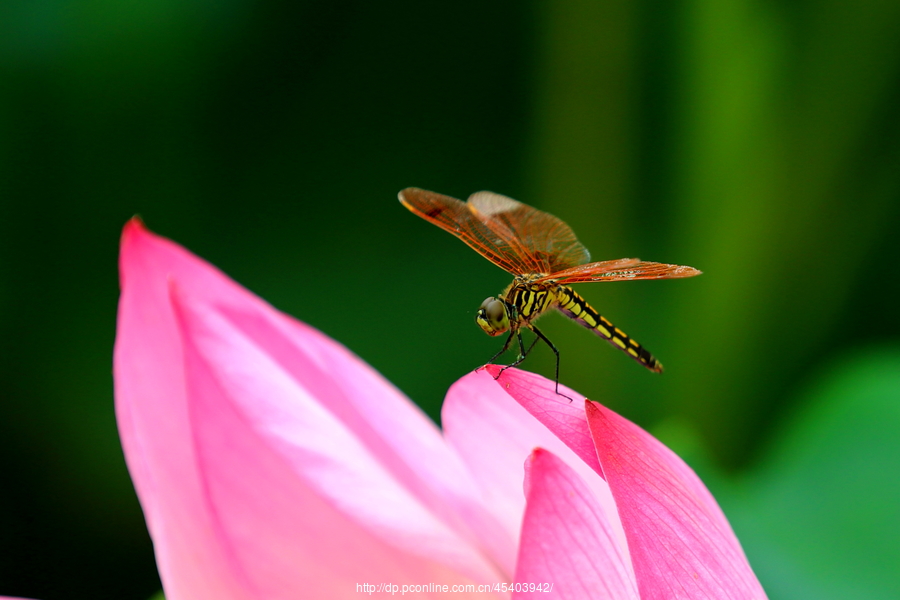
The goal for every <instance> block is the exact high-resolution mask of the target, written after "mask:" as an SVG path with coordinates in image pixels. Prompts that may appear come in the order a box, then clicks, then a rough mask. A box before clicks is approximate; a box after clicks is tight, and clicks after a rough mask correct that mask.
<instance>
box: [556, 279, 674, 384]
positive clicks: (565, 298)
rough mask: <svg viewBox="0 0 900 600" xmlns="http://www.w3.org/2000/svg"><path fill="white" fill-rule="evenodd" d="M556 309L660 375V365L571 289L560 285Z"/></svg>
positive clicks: (661, 367) (557, 292) (557, 291)
mask: <svg viewBox="0 0 900 600" xmlns="http://www.w3.org/2000/svg"><path fill="white" fill-rule="evenodd" d="M556 301H557V306H556V308H557V309H559V311H560V312H561V313H563V314H564V315H566V316H567V317H569V318H570V319H573V320H574V321H575V322H576V323H578V324H579V325H581V326H583V327H587V328H588V329H590V330H591V331H593V332H594V333H596V334H597V335H599V336H600V337H602V338H603V339H605V340H606V341H608V342H609V343H610V344H612V345H613V346H615V347H616V348H618V349H619V350H622V351H623V352H625V353H626V354H628V356H630V357H631V358H633V359H634V360H636V361H638V362H639V363H641V364H642V365H644V366H645V367H647V368H648V369H650V370H651V371H655V372H657V373H661V372H662V370H663V366H662V363H660V362H659V361H658V360H656V358H655V357H654V356H653V355H652V354H650V352H649V351H648V350H647V349H646V348H644V347H643V346H641V345H640V344H639V343H637V342H636V341H635V340H633V339H632V338H630V337H628V335H627V334H626V333H625V332H624V331H622V330H621V329H619V328H618V327H616V326H615V325H613V324H612V323H610V322H609V321H608V320H607V319H606V317H603V316H602V315H601V314H600V313H598V312H597V311H596V310H594V307H592V306H591V305H590V304H588V303H587V300H585V299H584V298H582V297H581V296H579V295H578V293H577V292H576V291H575V290H573V289H572V288H570V287H568V286H565V285H561V286H559V288H558V289H557V290H556Z"/></svg>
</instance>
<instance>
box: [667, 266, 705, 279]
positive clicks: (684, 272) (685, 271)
mask: <svg viewBox="0 0 900 600" xmlns="http://www.w3.org/2000/svg"><path fill="white" fill-rule="evenodd" d="M673 275H674V276H675V277H696V276H697V275H703V271H701V270H700V269H695V268H694V267H686V266H681V265H679V266H678V267H676V269H675V271H674V273H673Z"/></svg>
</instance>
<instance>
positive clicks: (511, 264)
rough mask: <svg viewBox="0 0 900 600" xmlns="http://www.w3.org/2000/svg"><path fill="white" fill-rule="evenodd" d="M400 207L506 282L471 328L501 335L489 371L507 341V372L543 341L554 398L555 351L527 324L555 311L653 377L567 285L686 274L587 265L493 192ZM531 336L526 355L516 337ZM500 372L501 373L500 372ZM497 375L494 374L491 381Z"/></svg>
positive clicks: (543, 218)
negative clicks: (512, 351)
mask: <svg viewBox="0 0 900 600" xmlns="http://www.w3.org/2000/svg"><path fill="white" fill-rule="evenodd" d="M399 198H400V202H401V203H402V204H403V206H405V207H406V208H408V209H409V210H410V211H412V212H413V213H414V214H416V215H418V216H420V217H422V218H423V219H425V220H426V221H428V222H430V223H434V224H435V225H437V226H438V227H440V228H441V229H444V230H445V231H449V232H450V233H452V234H453V235H455V236H456V237H458V238H459V239H461V240H462V241H463V242H465V243H466V244H468V245H469V247H471V248H472V249H474V250H475V251H476V252H478V253H479V254H480V255H482V256H483V257H485V258H486V259H488V260H489V261H491V262H492V263H494V264H495V265H497V266H498V267H500V268H501V269H503V270H505V271H507V272H509V273H510V274H512V275H513V281H512V283H511V284H509V286H508V287H507V288H506V289H505V290H503V292H502V293H501V294H500V295H499V296H497V297H493V296H491V297H488V298H487V299H485V301H484V302H482V303H481V307H480V308H479V309H478V312H477V313H476V315H475V322H476V323H477V324H478V325H479V326H480V327H481V329H482V330H484V332H485V333H487V334H488V335H490V336H498V335H502V334H504V333H506V332H507V331H508V332H509V335H508V336H507V338H506V343H504V344H503V348H501V349H500V352H498V353H497V354H495V355H494V357H493V358H491V360H490V361H489V362H491V363H493V362H494V361H495V360H496V359H497V358H498V357H499V356H501V355H502V354H503V353H504V352H506V351H507V350H508V349H509V347H510V344H511V343H512V341H513V339H516V340H517V341H518V346H519V354H518V357H517V359H516V360H515V362H513V363H512V364H510V365H507V366H505V367H504V369H508V368H510V367H514V366H516V365H518V364H520V363H521V362H522V361H524V360H525V357H526V356H528V354H529V353H530V352H531V350H532V348H534V346H535V344H537V341H538V340H539V339H540V340H543V341H544V342H545V343H546V344H547V345H548V346H549V347H550V349H551V350H552V351H553V353H554V354H555V355H556V391H557V393H559V350H558V349H557V348H556V346H554V345H553V342H551V341H550V340H549V339H548V338H547V336H546V335H544V334H543V332H541V330H540V329H538V328H537V327H536V326H535V324H534V322H535V320H537V318H538V317H540V316H542V315H544V314H546V313H548V312H550V311H552V310H553V309H556V310H557V311H559V312H561V313H562V314H563V315H565V316H567V317H569V318H570V319H572V320H574V321H575V322H576V323H578V324H579V325H581V326H583V327H586V328H587V329H589V330H591V331H592V332H594V333H595V334H597V335H599V336H600V337H601V338H603V339H605V340H606V341H607V342H609V343H610V344H612V345H613V346H614V347H616V348H618V349H619V350H621V351H622V352H624V353H625V354H627V355H628V356H630V357H631V358H633V359H634V360H635V361H637V362H638V363H640V364H641V365H643V366H644V367H646V368H647V369H649V370H651V371H654V372H656V373H661V372H662V370H663V366H662V363H660V362H659V360H657V358H656V357H655V356H653V355H652V354H651V353H650V352H649V351H647V349H646V348H644V347H643V346H642V345H641V344H639V343H638V342H637V341H635V339H634V338H632V337H629V336H628V335H626V334H625V332H624V331H622V330H621V329H619V328H618V327H616V326H615V325H613V324H612V323H610V322H609V320H608V319H606V317H604V316H602V315H601V314H600V313H599V312H597V310H595V309H594V308H593V307H592V306H591V305H590V304H588V303H587V301H586V300H585V299H584V298H582V297H581V296H580V295H579V294H578V293H577V292H576V291H575V290H573V289H572V288H571V287H569V285H570V284H573V283H587V282H592V281H636V280H639V279H677V278H682V277H694V276H695V275H700V273H701V271H698V270H697V269H695V268H693V267H686V266H682V265H670V264H665V263H658V262H647V261H642V260H640V259H637V258H620V259H618V260H607V261H601V262H591V255H590V253H589V252H588V250H587V248H585V247H584V246H583V245H582V244H581V243H580V242H579V241H578V239H577V238H576V237H575V233H574V232H573V231H572V229H571V228H570V227H569V226H568V225H566V224H565V223H564V222H563V221H562V220H560V219H558V218H557V217H554V216H553V215H551V214H549V213H546V212H543V211H541V210H538V209H536V208H533V207H531V206H528V205H527V204H523V203H521V202H518V201H516V200H513V199H512V198H507V197H506V196H501V195H500V194H495V193H493V192H476V193H474V194H472V195H471V196H469V199H468V200H467V201H466V202H463V201H461V200H457V199H456V198H451V197H450V196H444V195H443V194H438V193H436V192H429V191H427V190H422V189H418V188H406V189H405V190H402V191H401V192H400V193H399ZM524 329H528V330H531V331H532V332H534V334H535V336H536V337H535V339H534V341H533V342H532V343H531V345H530V346H529V347H528V348H527V349H526V348H525V344H524V343H523V340H522V330H524ZM501 372H502V371H501ZM498 375H499V374H498Z"/></svg>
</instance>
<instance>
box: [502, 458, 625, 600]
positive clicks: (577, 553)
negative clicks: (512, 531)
mask: <svg viewBox="0 0 900 600" xmlns="http://www.w3.org/2000/svg"><path fill="white" fill-rule="evenodd" d="M527 467H528V479H527V482H528V484H527V485H526V490H525V494H526V496H527V498H528V507H527V509H526V511H525V519H524V522H523V523H522V545H521V549H520V550H519V561H518V566H517V567H516V579H515V581H516V584H517V585H519V586H524V587H522V588H520V590H519V591H517V592H515V593H513V599H514V600H519V599H521V598H548V597H552V598H564V599H569V598H571V599H573V600H575V599H581V598H604V599H608V600H620V599H628V600H631V599H637V598H638V594H637V586H636V585H635V582H634V577H633V575H632V574H631V569H630V565H629V561H628V557H627V549H625V548H623V547H621V546H619V543H618V541H617V539H616V535H615V533H614V531H613V527H612V523H611V522H610V521H609V516H608V515H607V514H606V513H605V511H604V509H603V508H602V507H601V506H600V504H599V503H598V502H597V499H596V497H595V496H594V494H593V492H592V491H591V490H590V489H589V488H588V486H587V485H586V484H585V482H584V481H583V480H582V479H581V477H579V476H578V475H577V474H576V473H575V471H573V470H572V469H571V468H569V467H568V466H567V465H566V464H565V463H564V462H563V461H562V460H560V459H559V458H557V457H556V456H554V455H553V454H552V453H551V452H549V451H547V450H544V449H542V448H537V449H535V450H534V452H533V453H532V455H531V456H530V457H529V461H528V463H527ZM594 478H595V479H599V478H598V477H597V476H596V475H594ZM531 584H536V585H539V586H546V585H552V588H551V589H552V593H551V594H548V593H546V589H545V588H543V587H539V588H538V589H537V590H535V591H532V588H529V587H528V586H529V585H531Z"/></svg>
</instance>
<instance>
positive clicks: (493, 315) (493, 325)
mask: <svg viewBox="0 0 900 600" xmlns="http://www.w3.org/2000/svg"><path fill="white" fill-rule="evenodd" d="M475 322H476V323H478V326H479V327H481V328H482V329H483V330H484V332H485V333H486V334H488V335H500V334H501V333H503V332H504V331H506V330H507V329H509V315H508V314H507V312H506V306H505V305H504V304H503V302H501V301H500V300H497V299H496V298H487V299H486V300H485V301H484V302H482V303H481V308H479V309H478V314H477V315H475Z"/></svg>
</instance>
